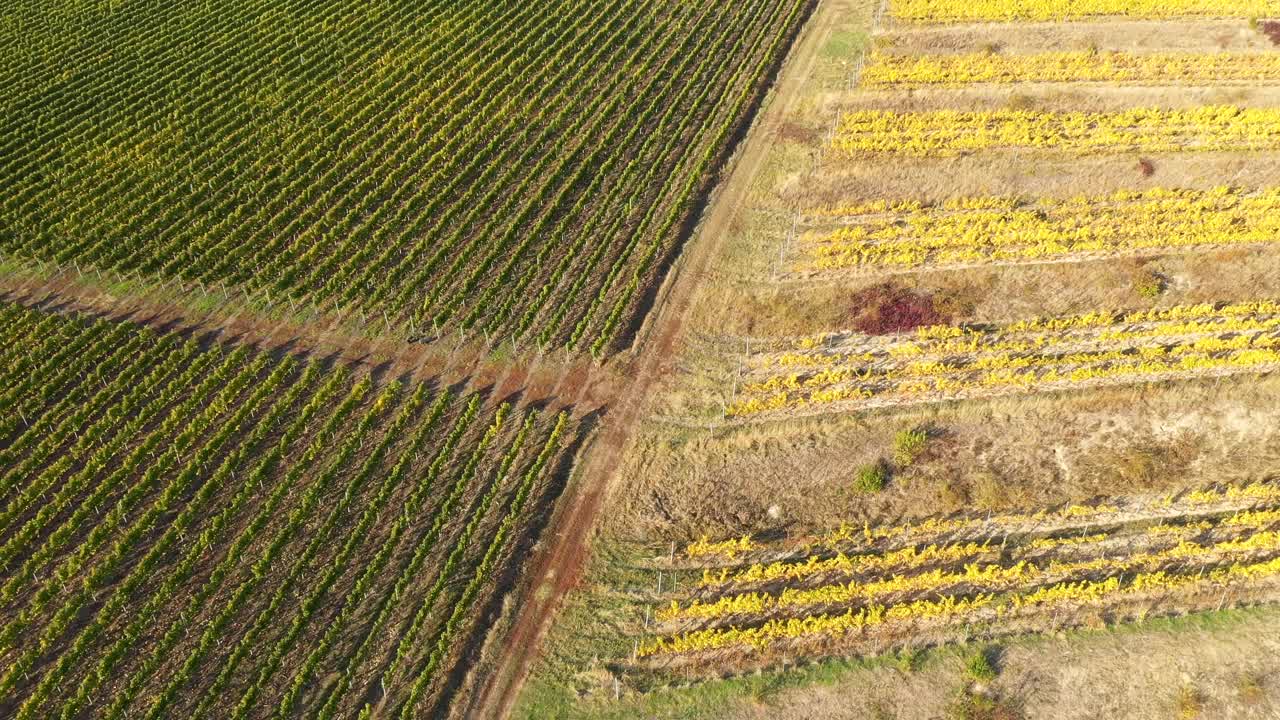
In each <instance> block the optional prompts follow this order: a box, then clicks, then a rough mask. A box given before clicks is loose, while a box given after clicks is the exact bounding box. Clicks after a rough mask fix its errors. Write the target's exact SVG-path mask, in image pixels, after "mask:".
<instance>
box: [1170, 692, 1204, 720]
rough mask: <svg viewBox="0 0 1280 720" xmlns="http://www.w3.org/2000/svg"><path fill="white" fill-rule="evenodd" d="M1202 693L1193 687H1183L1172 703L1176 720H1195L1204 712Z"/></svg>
mask: <svg viewBox="0 0 1280 720" xmlns="http://www.w3.org/2000/svg"><path fill="white" fill-rule="evenodd" d="M1204 700H1205V698H1204V693H1202V692H1200V690H1199V689H1198V688H1196V686H1194V685H1190V684H1187V685H1183V686H1182V688H1180V689H1179V690H1178V697H1177V699H1176V700H1175V702H1174V706H1175V709H1176V710H1177V713H1178V720H1195V718H1198V717H1200V714H1201V713H1203V712H1204Z"/></svg>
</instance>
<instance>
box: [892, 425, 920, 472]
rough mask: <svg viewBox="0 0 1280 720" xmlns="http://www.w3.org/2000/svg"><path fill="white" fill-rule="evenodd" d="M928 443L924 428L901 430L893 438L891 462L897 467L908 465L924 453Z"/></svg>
mask: <svg viewBox="0 0 1280 720" xmlns="http://www.w3.org/2000/svg"><path fill="white" fill-rule="evenodd" d="M928 442H929V433H928V432H927V431H925V430H924V428H913V429H911V430H902V431H901V432H899V433H898V434H897V435H895V436H894V438H893V462H894V463H896V464H897V465H898V466H899V467H906V466H908V465H910V464H911V463H913V462H915V461H916V460H917V459H918V458H919V457H920V455H921V453H923V452H924V448H925V445H926V444H928Z"/></svg>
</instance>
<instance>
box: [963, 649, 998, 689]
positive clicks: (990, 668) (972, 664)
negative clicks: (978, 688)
mask: <svg viewBox="0 0 1280 720" xmlns="http://www.w3.org/2000/svg"><path fill="white" fill-rule="evenodd" d="M998 654H999V649H998V648H995V647H991V646H987V647H984V648H981V649H979V650H978V651H977V652H975V653H974V654H973V655H972V656H970V657H969V660H968V662H966V663H965V665H964V669H965V672H967V673H969V677H971V678H973V679H974V680H978V681H980V682H990V681H992V680H995V679H996V675H999V674H1000V672H999V670H998V669H997V663H996V659H997V655H998Z"/></svg>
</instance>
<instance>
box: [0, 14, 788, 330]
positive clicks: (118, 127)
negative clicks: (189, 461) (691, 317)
mask: <svg viewBox="0 0 1280 720" xmlns="http://www.w3.org/2000/svg"><path fill="white" fill-rule="evenodd" d="M811 5H812V3H811V2H810V1H809V0H753V1H752V2H744V3H727V4H726V3H716V2H706V1H703V2H697V3H688V2H673V1H672V0H650V1H647V2H630V3H627V2H618V1H617V0H570V1H567V2H558V3H552V4H550V5H545V6H544V5H539V6H532V5H529V4H526V3H516V2H474V1H473V2H462V3H442V2H431V3H426V4H423V3H411V2H404V1H403V0H397V1H393V2H386V3H379V4H377V5H376V6H373V7H369V8H364V7H362V8H349V7H345V6H342V5H340V4H335V3H299V2H293V1H290V2H283V3H281V2H266V1H265V0H257V1H255V2H247V3H246V2H227V1H226V0H216V1H215V2H210V3H200V4H197V5H184V6H180V7H178V6H167V5H166V6H160V5H157V4H156V3H133V4H126V5H119V4H114V3H107V4H90V5H85V4H82V3H73V2H62V1H60V2H55V3H53V4H49V3H38V2H29V1H24V2H19V3H17V4H15V5H13V6H12V7H10V8H8V9H6V10H5V11H4V13H3V15H4V17H3V23H0V58H3V61H2V62H3V67H2V68H0V84H3V85H4V86H5V87H6V88H9V90H8V91H7V92H6V93H5V97H4V98H3V99H0V111H2V114H3V121H0V144H2V145H3V148H4V150H3V152H2V153H0V155H3V158H4V159H3V161H0V184H2V185H3V187H4V188H5V189H6V192H5V193H4V198H3V200H0V253H5V254H8V255H10V256H13V257H17V258H23V259H30V260H33V261H38V262H40V263H42V264H43V263H50V262H52V263H56V264H57V265H58V266H59V267H74V268H76V269H77V270H79V269H81V268H85V269H94V270H98V271H100V272H107V273H110V274H112V275H113V276H114V277H123V278H133V279H137V278H142V279H144V280H146V281H148V282H154V283H155V284H157V285H161V284H163V283H165V282H167V281H169V280H180V281H182V282H184V283H188V284H199V285H200V286H201V287H214V288H220V289H221V290H222V291H223V292H224V293H227V294H228V295H230V294H232V293H235V292H241V293H244V294H245V295H246V296H247V297H248V296H251V297H255V298H265V299H266V301H268V302H272V303H275V304H276V305H280V304H283V305H284V306H286V307H293V308H296V307H298V306H306V307H311V308H319V309H320V310H321V311H323V312H333V313H344V314H350V313H355V314H358V315H359V316H360V317H362V318H370V317H372V318H377V319H379V320H381V321H384V322H385V323H386V324H387V325H391V324H395V325H396V326H397V327H398V328H400V329H401V330H400V332H402V333H403V334H405V335H408V336H413V337H436V336H438V335H439V334H441V333H445V332H450V331H457V332H460V333H463V334H467V333H471V332H476V333H483V334H484V336H485V337H486V338H489V339H490V341H491V342H495V343H496V340H498V339H511V340H512V342H518V341H523V340H526V339H527V340H531V341H536V342H537V343H539V344H541V345H544V346H545V345H548V344H551V345H563V346H568V347H570V348H584V349H585V348H590V349H591V350H592V351H593V352H594V353H596V354H599V353H601V352H603V351H607V350H608V349H610V348H613V347H615V346H616V345H618V344H621V343H623V342H624V341H625V339H626V338H627V337H628V335H629V330H630V329H631V327H632V326H633V325H634V324H635V323H636V322H637V320H638V315H639V314H640V313H641V312H642V309H643V307H644V306H645V304H646V297H647V295H648V294H650V293H651V292H652V291H653V290H654V288H655V287H656V285H657V283H658V282H659V281H660V279H661V276H662V274H663V271H664V269H665V266H666V265H667V263H668V262H669V260H670V258H671V257H672V255H673V253H674V252H675V251H676V250H677V249H678V248H679V246H680V244H681V239H682V235H684V234H686V233H687V228H686V225H687V223H688V222H689V221H690V219H691V218H692V217H693V214H694V213H695V212H696V211H697V208H698V206H699V203H700V198H701V197H702V196H703V195H704V194H705V193H706V191H707V190H708V188H709V186H710V183H711V182H713V180H714V178H715V174H716V173H717V172H718V169H719V167H720V165H721V164H722V162H723V160H724V159H725V158H726V152H727V150H728V149H729V148H730V147H731V146H732V142H733V141H734V139H735V137H736V136H737V134H738V133H739V132H740V131H741V130H742V129H743V127H744V123H746V122H747V121H748V119H749V117H750V113H751V112H752V111H753V110H754V107H755V105H756V104H757V103H758V102H759V100H760V98H761V97H762V94H763V92H764V90H765V88H766V82H767V78H768V77H769V75H770V74H771V73H772V72H773V70H774V68H775V67H776V66H777V64H778V63H779V62H780V61H781V58H782V55H783V54H784V52H785V50H786V49H787V47H788V44H789V42H790V39H791V37H792V36H793V35H794V34H795V33H796V32H797V31H798V28H799V26H800V24H801V23H802V22H803V21H804V19H805V17H806V16H807V13H808V12H809V10H810V6H811ZM512 38H517V39H518V42H512ZM424 68H430V69H431V72H423V69H424ZM380 324H381V323H380Z"/></svg>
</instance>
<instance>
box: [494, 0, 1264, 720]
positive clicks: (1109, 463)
mask: <svg viewBox="0 0 1280 720" xmlns="http://www.w3.org/2000/svg"><path fill="white" fill-rule="evenodd" d="M1277 15H1280V5H1277V4H1276V3H1274V2H1270V1H1269V0H1240V1H1238V2H1200V1H1199V0H1187V1H1186V2H1158V3H1157V2H1145V1H1143V0H1100V1H1099V2H1059V1H1057V0H990V1H983V0H979V1H977V2H963V1H954V2H953V1H952V0H889V1H888V2H886V3H883V4H881V3H873V4H869V5H864V4H858V3H853V2H832V3H827V4H824V5H823V7H822V8H820V10H819V11H818V13H817V15H816V16H815V20H814V22H813V24H812V26H811V28H810V29H809V31H808V34H807V35H806V37H805V40H804V42H803V43H802V44H801V45H800V46H799V47H800V48H801V53H803V54H802V55H801V56H800V58H798V59H797V64H798V67H801V68H804V73H803V75H804V80H803V82H802V83H801V84H800V88H799V90H794V88H793V92H792V93H790V94H787V95H784V96H783V97H782V98H781V101H780V102H779V103H777V104H775V105H774V106H772V107H770V108H769V111H768V112H769V114H768V116H767V119H766V125H765V127H767V128H768V129H769V134H768V136H767V137H764V138H762V139H761V140H760V141H759V145H758V146H756V151H758V152H761V153H764V155H765V159H764V161H763V162H762V163H761V164H760V165H759V166H758V167H757V168H754V169H753V172H749V173H743V174H742V175H741V176H740V177H738V176H735V177H734V178H733V179H732V180H731V184H733V183H736V184H738V186H739V187H742V188H745V189H744V190H743V191H742V192H741V194H740V197H741V198H742V199H741V201H740V202H738V203H736V204H735V205H734V206H733V207H731V208H729V209H727V210H726V212H727V213H728V218H729V219H728V220H727V221H726V222H725V223H723V225H722V226H719V227H717V228H716V229H715V232H716V233H717V234H716V235H715V236H714V237H711V238H708V240H707V242H710V243H712V244H713V246H714V247H716V248H717V257H716V258H715V259H714V260H713V261H712V264H713V266H714V267H715V274H714V275H713V277H711V278H710V279H708V280H707V281H706V282H704V283H702V284H701V285H700V286H699V287H698V289H697V295H696V298H697V299H696V300H695V302H694V307H695V308H696V311H695V312H694V313H693V315H692V317H690V318H687V319H686V321H685V323H684V325H683V332H682V335H681V349H680V352H679V354H678V356H677V357H676V358H675V359H674V360H673V361H672V362H671V363H669V365H668V366H667V367H668V373H667V374H666V378H665V381H664V383H663V385H662V387H661V388H660V389H659V390H658V391H657V392H655V393H653V397H652V398H651V400H650V402H649V404H648V410H647V412H648V421H647V422H646V423H645V425H644V427H643V428H642V429H641V430H640V431H639V432H638V433H637V436H636V438H635V441H634V443H633V445H632V446H631V448H630V451H629V452H628V454H627V456H626V457H625V459H624V461H623V465H622V468H621V470H620V472H619V474H618V478H619V480H618V481H617V482H615V483H614V484H613V485H612V486H611V488H610V490H611V492H610V495H609V497H608V499H607V500H606V505H605V509H604V511H603V518H604V519H603V520H602V528H601V532H600V534H599V536H598V538H597V540H596V544H595V547H596V550H597V552H596V555H595V558H594V561H593V563H592V565H591V570H590V574H589V576H588V581H587V583H586V584H585V585H584V587H583V588H582V589H581V591H579V592H577V593H575V594H574V596H573V597H572V598H571V600H570V602H569V603H568V605H567V607H566V610H565V611H564V613H563V615H562V616H561V618H560V621H559V623H558V625H557V627H556V628H555V630H554V632H553V633H552V636H551V641H550V643H549V649H548V653H547V656H546V657H545V658H544V659H543V660H542V662H541V663H540V665H539V667H538V669H537V670H536V671H535V674H534V681H533V682H532V683H531V684H530V685H529V686H528V688H527V690H526V692H525V694H524V695H523V696H522V698H521V702H520V704H519V705H518V706H517V712H516V715H517V717H530V718H532V717H544V716H568V717H634V716H646V717H681V718H691V717H707V718H712V717H714V718H726V717H735V718H755V717H770V718H778V717H781V718H807V717H842V718H843V717H847V718H867V717H874V718H936V717H954V718H997V717H998V718H1014V717H1043V718H1064V717H1067V718H1077V717H1078V718H1089V717H1141V718H1148V717H1149V718H1161V717H1173V716H1177V717H1183V718H1192V717H1215V718H1216V717H1240V718H1245V717H1267V716H1269V715H1270V714H1274V712H1275V711H1276V708H1277V707H1280V677H1277V676H1276V675H1275V674H1274V672H1273V669H1274V667H1275V665H1276V663H1277V661H1280V646H1277V645H1276V643H1275V642H1274V637H1275V634H1274V629H1275V627H1276V622H1277V621H1278V618H1277V613H1276V610H1275V609H1274V607H1273V606H1272V603H1273V602H1274V601H1275V600H1276V598H1277V597H1280V595H1277V588H1278V587H1280V586H1278V585H1277V574H1276V573H1277V571H1278V569H1280V566H1278V565H1277V562H1278V561H1280V545H1277V544H1276V540H1277V536H1276V532H1277V530H1278V529H1280V514H1277V507H1280V506H1278V505H1277V503H1276V501H1277V499H1278V498H1280V495H1278V494H1277V486H1276V481H1275V477H1276V475H1275V473H1276V468H1277V463H1278V462H1280V454H1278V453H1277V451H1276V447H1277V445H1276V440H1277V433H1276V430H1275V428H1276V420H1277V414H1276V411H1275V408H1276V407H1278V405H1277V401H1280V381H1278V380H1277V378H1276V376H1275V374H1274V371H1275V369H1276V367H1277V361H1278V360H1280V356H1277V355H1276V349H1277V343H1278V342H1280V333H1277V325H1276V316H1275V315H1274V311H1275V309H1276V304H1275V303H1276V300H1277V298H1280V272H1278V269H1280V255H1278V252H1280V250H1278V249H1277V248H1276V246H1275V243H1274V241H1275V237H1274V236H1275V228H1274V226H1273V225H1274V219H1273V215H1274V213H1273V212H1272V210H1271V208H1270V204H1271V202H1272V200H1273V198H1274V195H1275V193H1276V191H1277V186H1276V185H1275V178H1276V177H1277V172H1280V124H1278V123H1277V122H1276V118H1277V117H1278V116H1277V114H1276V113H1277V108H1280V95H1277V94H1276V93H1275V90H1274V80H1275V78H1276V76H1277V75H1276V72H1277V71H1276V68H1277V67H1278V66H1277V64H1276V63H1277V58H1280V51H1278V50H1277V49H1276V47H1275V44H1276V38H1280V24H1277V23H1276V22H1275V21H1272V20H1270V19H1269V18H1271V17H1274V16H1277ZM751 149H752V147H751V146H749V147H748V152H751ZM708 232H711V230H708ZM1118 679H1121V680H1118ZM566 688H567V689H566Z"/></svg>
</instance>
